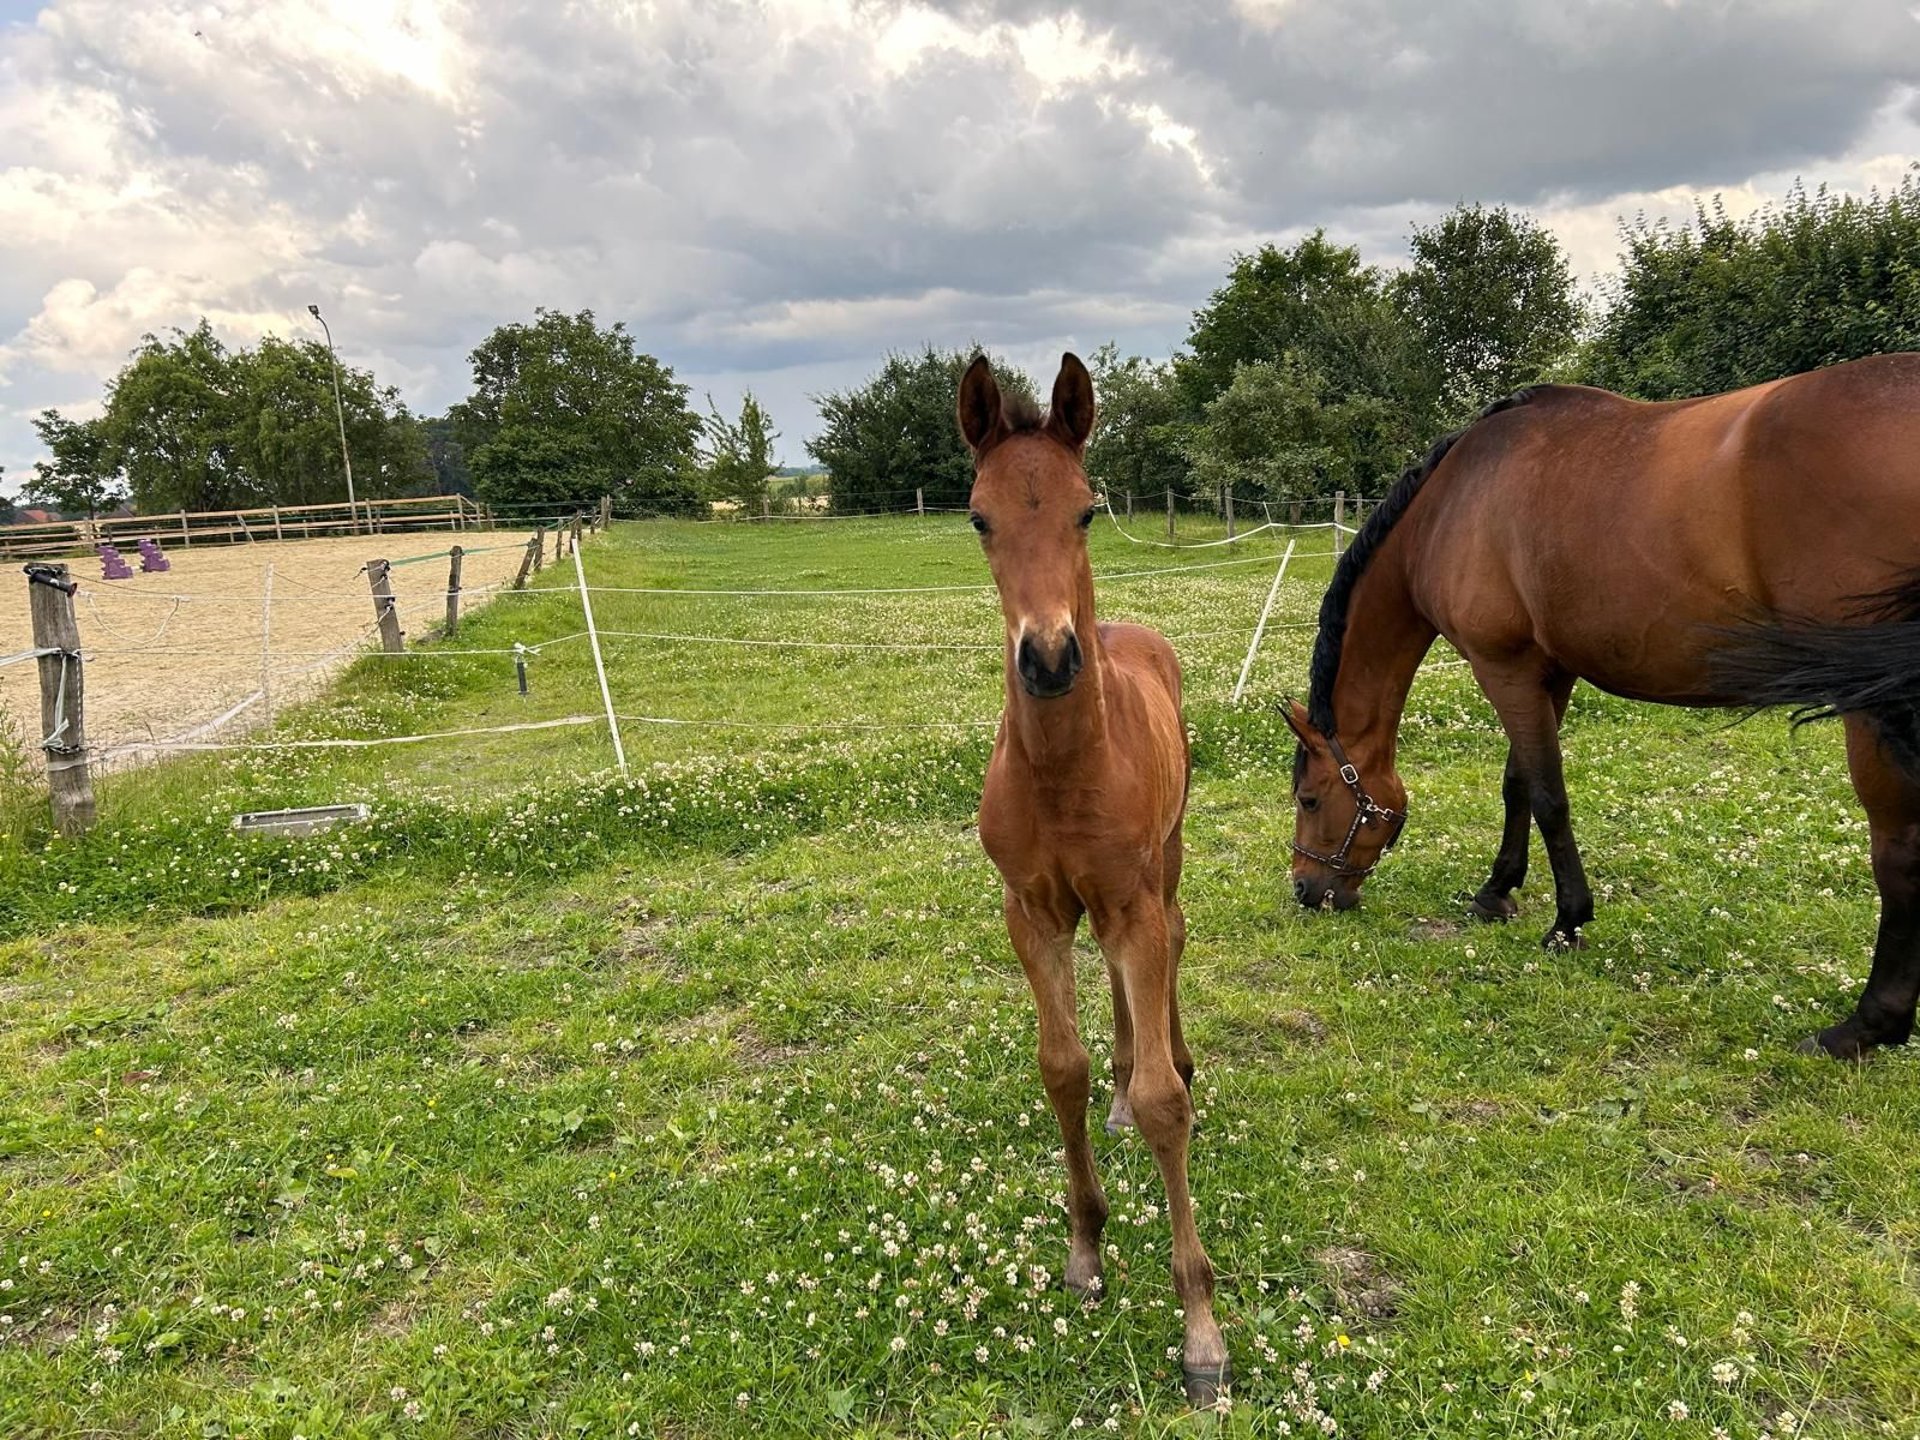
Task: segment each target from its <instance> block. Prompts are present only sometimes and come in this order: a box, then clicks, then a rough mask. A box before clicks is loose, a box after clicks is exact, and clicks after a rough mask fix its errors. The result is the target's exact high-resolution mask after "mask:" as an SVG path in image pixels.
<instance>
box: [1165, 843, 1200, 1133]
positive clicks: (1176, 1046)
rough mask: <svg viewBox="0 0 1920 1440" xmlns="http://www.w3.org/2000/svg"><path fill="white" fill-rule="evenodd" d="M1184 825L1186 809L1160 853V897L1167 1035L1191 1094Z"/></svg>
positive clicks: (1191, 1068) (1175, 1062) (1176, 1066)
mask: <svg viewBox="0 0 1920 1440" xmlns="http://www.w3.org/2000/svg"><path fill="white" fill-rule="evenodd" d="M1185 823H1186V807H1185V806H1182V807H1181V811H1180V820H1179V821H1178V822H1177V823H1176V824H1175V825H1174V827H1173V834H1171V835H1169V836H1168V837H1167V843H1166V845H1165V846H1163V847H1162V850H1161V871H1160V873H1161V881H1160V893H1161V894H1162V895H1163V896H1165V897H1166V905H1167V1034H1168V1039H1169V1041H1170V1043H1171V1045H1172V1047H1173V1068H1174V1069H1175V1070H1177V1071H1178V1072H1179V1074H1180V1080H1181V1083H1182V1084H1184V1085H1185V1086H1186V1087H1187V1093H1188V1094H1189V1095H1191V1094H1192V1093H1193V1052H1192V1051H1191V1050H1189V1049H1187V1037H1186V1036H1185V1035H1184V1034H1182V1033H1181V1030H1180V957H1181V956H1182V955H1184V954H1186V952H1187V912H1186V911H1184V910H1182V909H1181V908H1180V870H1181V866H1182V864H1183V863H1184V862H1185V859H1186V846H1185V843H1184V842H1183V840H1182V838H1181V831H1182V827H1183V826H1184V825H1185Z"/></svg>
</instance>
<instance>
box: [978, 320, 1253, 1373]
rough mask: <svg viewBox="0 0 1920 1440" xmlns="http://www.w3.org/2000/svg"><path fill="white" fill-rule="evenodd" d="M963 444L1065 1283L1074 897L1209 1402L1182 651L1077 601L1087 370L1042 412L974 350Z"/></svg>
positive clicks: (989, 794)
mask: <svg viewBox="0 0 1920 1440" xmlns="http://www.w3.org/2000/svg"><path fill="white" fill-rule="evenodd" d="M959 409H960V430H961V433H962V434H963V435H964V436H965V437H966V441H967V444H968V446H969V447H970V448H971V449H972V451H973V457H974V482H973V494H972V497H971V500H970V502H969V509H970V516H969V518H970V519H971V521H972V523H973V527H974V529H976V530H977V531H979V532H980V541H981V545H982V547H983V548H984V549H985V551H986V555H987V565H988V568H989V569H991V570H992V572H993V580H994V584H995V585H996V586H997V587H998V588H999V591H1000V607H1001V611H1002V613H1003V614H1004V615H1005V617H1006V633H1007V643H1006V683H1007V704H1006V711H1005V713H1004V714H1003V715H1002V717H1001V721H1000V733H999V736H998V738H997V739H996V741H995V743H994V748H993V759H992V761H991V762H990V763H989V764H988V766H987V780H986V789H985V792H984V793H983V794H982V795H981V797H980V842H981V844H982V845H984V846H985V847H986V851H987V855H988V856H989V857H990V858H991V859H992V861H993V863H994V865H995V866H996V867H997V868H998V869H999V871H1000V875H1001V878H1002V880H1003V881H1004V882H1005V899H1004V904H1005V910H1006V918H1007V933H1008V934H1009V935H1010V936H1011V937H1012V939H1013V948H1014V951H1015V952H1016V953H1017V954H1018V955H1019V957H1020V964H1021V966H1022V967H1023V968H1024V969H1025V970H1026V974H1027V983H1028V984H1029V985H1031V986H1032V987H1033V998H1034V1003H1035V1004H1036V1005H1037V1006H1038V1008H1039V1012H1040V1074H1041V1077H1042V1079H1044V1081H1045V1082H1046V1087H1047V1098H1048V1099H1049V1100H1050V1101H1051V1102H1052V1103H1053V1111H1054V1114H1055V1115H1056V1116H1057V1117H1058V1118H1059V1121H1060V1135H1061V1138H1062V1140H1063V1141H1064V1142H1065V1145H1066V1159H1067V1196H1068V1200H1067V1204H1068V1210H1069V1212H1070V1219H1071V1225H1072V1241H1071V1250H1070V1253H1069V1255H1068V1259H1067V1274H1066V1283H1067V1288H1068V1289H1069V1290H1071V1291H1073V1292H1074V1293H1075V1294H1076V1295H1079V1296H1081V1297H1083V1298H1086V1299H1094V1298H1096V1297H1098V1295H1099V1294H1100V1291H1101V1283H1102V1282H1101V1262H1100V1232H1101V1229H1102V1227H1103V1226H1104V1225H1105V1224H1106V1219H1107V1197H1106V1194H1105V1192H1104V1191H1103V1190H1102V1189H1101V1188H1100V1177H1099V1176H1098V1175H1097V1174H1096V1173H1095V1171H1094V1165H1093V1149H1092V1146H1091V1145H1090V1144H1089V1143H1088V1140H1087V1101H1088V1096H1089V1093H1090V1090H1091V1078H1090V1067H1089V1064H1088V1058H1087V1050H1086V1047H1085V1046H1084V1045H1082V1044H1081V1043H1080V1030H1079V1022H1078V1018H1077V1014H1076V1010H1075V1000H1074V978H1073V937H1074V932H1075V930H1076V929H1078V927H1079V924H1080V917H1081V916H1082V915H1083V914H1084V915H1085V916H1087V918H1088V920H1089V921H1090V922H1091V924H1092V927H1093V935H1094V938H1095V939H1096V940H1097V941H1098V942H1099V944H1100V949H1101V952H1102V953H1103V954H1104V955H1105V956H1106V962H1107V977H1108V980H1109V982H1110V983H1111V985H1112V989H1113V1109H1112V1111H1111V1113H1110V1114H1109V1116H1108V1119H1107V1128H1108V1129H1109V1130H1118V1129H1120V1128H1121V1127H1122V1126H1124V1125H1127V1124H1129V1123H1132V1124H1134V1125H1136V1126H1138V1127H1139V1130H1140V1134H1141V1135H1142V1137H1143V1138H1144V1139H1145V1140H1146V1142H1147V1144H1148V1145H1149V1146H1151V1147H1152V1149H1153V1156H1154V1159H1155V1161H1157V1162H1158V1164H1159V1166H1160V1175H1161V1178H1162V1179H1163V1180H1164V1182H1165V1184H1166V1188H1167V1216H1168V1219H1169V1220H1170V1221H1171V1223H1172V1226H1173V1284H1174V1289H1175V1291H1176V1292H1177V1293H1178V1294H1179V1297H1180V1304H1181V1305H1182V1307H1183V1308H1184V1309H1185V1312H1186V1344H1185V1350H1184V1354H1183V1357H1182V1358H1183V1366H1182V1368H1183V1372H1184V1375H1185V1380H1186V1390H1187V1396H1188V1398H1189V1400H1191V1401H1192V1402H1193V1403H1194V1404H1196V1405H1207V1404H1211V1403H1213V1401H1214V1400H1215V1399H1216V1398H1217V1397H1218V1394H1219V1392H1220V1390H1221V1388H1222V1387H1223V1386H1225V1385H1226V1384H1227V1383H1228V1380H1229V1378H1230V1372H1229V1369H1228V1364H1227V1350H1226V1343H1225V1341H1224V1340H1223V1339H1222V1338H1221V1334H1220V1326H1219V1324H1218V1323H1217V1322H1216V1321H1215V1319H1214V1316H1213V1265H1212V1262H1210V1261H1209V1260H1208V1259H1207V1252H1206V1250H1205V1249H1204V1248H1203V1247H1202V1246H1201V1244H1200V1234H1199V1231H1198V1230H1196V1229H1195V1227H1194V1223H1193V1203H1192V1200H1191V1198H1190V1197H1189V1195H1188V1192H1187V1139H1188V1135H1189V1132H1190V1130H1191V1128H1192V1123H1193V1105H1192V1102H1191V1099H1190V1098H1189V1092H1190V1090H1191V1088H1192V1084H1193V1057H1192V1056H1191V1055H1190V1054H1189V1053H1188V1051H1187V1046H1186V1042H1185V1041H1184V1040H1183V1039H1182V1038H1181V1035H1180V1002H1179V999H1178V996H1177V994H1176V989H1177V982H1178V976H1179V969H1180V952H1181V948H1182V946H1183V945H1184V944H1185V941H1186V921H1185V919H1184V918H1183V917H1182V915H1181V913H1180V901H1179V898H1178V892H1179V888H1180V855H1181V850H1180V825H1181V821H1182V819H1183V817H1184V816H1185V814H1186V803H1187V780H1188V774H1189V768H1190V767H1189V762H1188V755H1187V733H1186V725H1185V722H1184V721H1183V720H1182V718H1181V714H1180V663H1179V661H1178V660H1176V659H1175V658H1174V653H1173V647H1172V646H1170V645H1169V644H1167V642H1166V640H1165V638H1164V637H1162V636H1161V635H1160V634H1158V633H1157V632H1155V631H1153V630H1149V629H1146V628H1145V627H1144V626H1139V625H1099V624H1096V623H1095V621H1094V618H1093V571H1092V569H1091V567H1090V566H1089V564H1088V560H1087V528H1088V526H1089V525H1090V524H1091V523H1092V520H1093V513H1094V504H1093V491H1092V489H1091V488H1090V487H1089V486H1088V484H1087V477H1086V473H1085V472H1084V471H1083V470H1082V469H1081V466H1080V457H1081V455H1082V453H1083V451H1084V450H1085V448H1086V443H1087V436H1088V435H1089V434H1090V433H1091V432H1092V430H1093V381H1092V379H1091V377H1090V376H1089V375H1088V374H1087V369H1086V366H1084V365H1082V364H1081V363H1080V361H1079V359H1078V358H1077V357H1075V356H1073V355H1067V356H1065V357H1064V358H1063V359H1062V361H1061V365H1060V375H1059V378H1058V379H1057V380H1055V381H1054V386H1053V403H1052V407H1051V409H1050V410H1049V411H1048V413H1047V415H1046V416H1045V417H1044V418H1042V417H1041V416H1040V415H1039V414H1038V413H1037V411H1035V410H1034V408H1033V407H1032V406H1031V405H1029V404H1026V403H1024V402H1022V401H1021V400H1020V399H1018V398H1017V397H1016V398H1013V399H1008V400H1005V401H1003V399H1002V397H1001V394H1000V387H999V385H998V384H997V383H996V382H995V380H994V378H993V371H992V369H991V367H990V366H989V365H988V364H987V362H986V359H985V358H984V357H982V358H980V359H976V360H975V361H974V362H973V364H972V366H971V367H969V369H968V370H967V373H966V375H965V377H964V378H963V379H962V380H961V382H960V401H959Z"/></svg>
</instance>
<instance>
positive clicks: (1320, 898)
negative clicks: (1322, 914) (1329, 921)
mask: <svg viewBox="0 0 1920 1440" xmlns="http://www.w3.org/2000/svg"><path fill="white" fill-rule="evenodd" d="M1293 898H1294V899H1296V900H1298V901H1299V902H1300V903H1301V904H1302V905H1304V906H1306V907H1307V909H1309V910H1323V909H1334V910H1351V909H1353V908H1354V906H1356V905H1358V904H1359V903H1360V887H1359V886H1357V885H1354V884H1352V883H1351V882H1350V881H1348V880H1347V879H1345V878H1344V877H1342V878H1339V879H1335V880H1315V879H1313V878H1312V877H1310V876H1307V875H1296V876H1294V877H1293Z"/></svg>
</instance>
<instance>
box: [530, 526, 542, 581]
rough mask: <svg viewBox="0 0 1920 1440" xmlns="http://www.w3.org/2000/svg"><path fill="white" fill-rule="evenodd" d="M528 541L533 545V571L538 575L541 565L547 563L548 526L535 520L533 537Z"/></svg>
mask: <svg viewBox="0 0 1920 1440" xmlns="http://www.w3.org/2000/svg"><path fill="white" fill-rule="evenodd" d="M527 543H528V544H529V545H531V546H532V547H533V573H534V574H536V575H538V574H539V573H540V567H541V566H542V565H544V564H546V563H547V527H546V526H544V525H542V524H541V523H540V522H539V521H538V520H536V521H534V522H533V539H531V540H529V541H528V542H527Z"/></svg>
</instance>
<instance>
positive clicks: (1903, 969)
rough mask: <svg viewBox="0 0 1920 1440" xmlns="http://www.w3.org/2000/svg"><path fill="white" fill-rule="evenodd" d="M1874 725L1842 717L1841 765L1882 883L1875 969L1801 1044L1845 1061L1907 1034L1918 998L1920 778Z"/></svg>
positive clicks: (1864, 719) (1862, 718)
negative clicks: (1851, 1001)
mask: <svg viewBox="0 0 1920 1440" xmlns="http://www.w3.org/2000/svg"><path fill="white" fill-rule="evenodd" d="M1876 724H1877V722H1875V721H1874V720H1872V719H1870V718H1868V717H1866V716H1862V715H1849V716H1848V717H1847V720H1846V726H1847V769H1848V770H1849V771H1850V772H1851V773H1852V775H1853V788H1854V790H1855V791H1856V792H1857V793H1858V794H1859V796H1860V803H1861V804H1862V805H1864V806H1865V807H1866V811H1867V829H1868V833H1869V835H1870V836H1871V838H1872V843H1873V878H1874V883H1876V884H1877V885H1878V886H1879V887H1880V933H1879V936H1878V937H1877V938H1876V940H1875V942H1874V947H1873V969H1872V970H1871V971H1870V972H1869V973H1868V975H1867V986H1866V989H1865V990H1863V991H1862V992H1861V994H1860V1000H1859V1003H1858V1004H1857V1005H1856V1006H1855V1007H1854V1011H1853V1014H1852V1015H1850V1016H1848V1017H1847V1018H1846V1019H1845V1020H1842V1021H1841V1022H1840V1023H1839V1024H1838V1025H1834V1026H1831V1027H1829V1028H1828V1029H1825V1030H1822V1031H1821V1032H1820V1033H1819V1034H1818V1035H1816V1036H1814V1037H1813V1038H1812V1039H1810V1040H1809V1041H1807V1042H1806V1044H1805V1045H1804V1046H1803V1047H1802V1048H1803V1049H1809V1050H1810V1049H1813V1048H1814V1046H1816V1045H1818V1046H1819V1047H1820V1048H1821V1049H1824V1050H1825V1051H1826V1052H1827V1053H1828V1054H1830V1055H1835V1056H1838V1057H1839V1058H1841V1059H1843V1060H1858V1059H1862V1058H1864V1057H1865V1056H1866V1054H1867V1052H1868V1051H1870V1050H1872V1049H1873V1048H1874V1047H1875V1046H1877V1045H1898V1044H1900V1043H1902V1042H1903V1041H1905V1040H1906V1039H1907V1037H1908V1036H1909V1035H1911V1034H1912V1033H1913V1012H1914V1002H1915V1000H1916V998H1920V778H1917V777H1915V776H1913V775H1910V774H1908V773H1907V771H1906V770H1905V769H1904V768H1903V767H1902V766H1901V765H1900V763H1899V761H1898V760H1896V759H1895V758H1894V756H1893V755H1892V754H1891V753H1889V751H1888V749H1887V747H1886V745H1885V744H1884V743H1883V742H1882V740H1881V738H1880V736H1879V734H1878V732H1877V730H1876V728H1875V727H1876Z"/></svg>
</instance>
